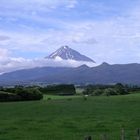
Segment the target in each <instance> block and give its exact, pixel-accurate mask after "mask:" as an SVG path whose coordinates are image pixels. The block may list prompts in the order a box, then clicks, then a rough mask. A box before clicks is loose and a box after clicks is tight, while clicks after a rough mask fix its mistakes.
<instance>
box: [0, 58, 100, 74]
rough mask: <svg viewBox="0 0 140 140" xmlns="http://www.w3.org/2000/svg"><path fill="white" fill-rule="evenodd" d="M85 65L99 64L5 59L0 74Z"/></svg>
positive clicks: (1, 60) (0, 62)
mask: <svg viewBox="0 0 140 140" xmlns="http://www.w3.org/2000/svg"><path fill="white" fill-rule="evenodd" d="M83 64H86V65H88V66H96V65H98V64H94V63H90V62H82V61H81V62H79V61H74V60H51V59H25V58H9V57H7V58H5V59H0V73H1V74H2V73H5V72H11V71H15V70H21V69H28V68H35V67H78V66H81V65H83Z"/></svg>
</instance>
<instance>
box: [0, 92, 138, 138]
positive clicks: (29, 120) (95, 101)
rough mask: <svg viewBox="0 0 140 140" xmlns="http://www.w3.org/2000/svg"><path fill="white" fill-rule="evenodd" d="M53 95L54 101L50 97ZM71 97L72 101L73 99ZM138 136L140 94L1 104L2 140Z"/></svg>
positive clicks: (0, 125)
mask: <svg viewBox="0 0 140 140" xmlns="http://www.w3.org/2000/svg"><path fill="white" fill-rule="evenodd" d="M48 97H49V98H51V100H47V99H48ZM70 98H71V100H70ZM122 127H123V128H124V129H125V130H126V131H125V135H126V139H127V140H133V139H135V138H136V136H135V134H136V132H135V130H136V128H139V127H140V93H136V94H130V95H124V96H113V97H104V96H102V97H88V98H87V100H84V98H83V97H82V96H72V97H60V96H59V97H58V96H47V97H46V96H45V97H44V100H42V101H29V102H9V103H0V140H84V136H86V135H92V136H93V137H94V139H95V140H100V137H101V134H104V133H106V134H108V135H109V138H110V139H111V140H119V139H120V129H121V128H122Z"/></svg>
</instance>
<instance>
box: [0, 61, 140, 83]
mask: <svg viewBox="0 0 140 140" xmlns="http://www.w3.org/2000/svg"><path fill="white" fill-rule="evenodd" d="M21 82H27V83H29V82H45V83H47V84H52V83H73V84H90V83H91V84H113V83H118V82H121V83H127V84H140V64H135V63H134V64H115V65H109V64H107V63H103V64H101V65H99V66H96V67H92V68H91V67H88V66H86V65H82V66H80V67H77V68H65V67H42V68H33V69H25V70H18V71H14V72H10V73H5V74H3V75H1V76H0V83H1V84H4V83H10V84H11V83H12V84H13V83H21Z"/></svg>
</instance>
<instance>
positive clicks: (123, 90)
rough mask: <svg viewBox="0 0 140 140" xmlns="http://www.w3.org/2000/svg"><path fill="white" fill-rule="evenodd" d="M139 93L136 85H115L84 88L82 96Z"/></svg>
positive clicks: (139, 88) (139, 87)
mask: <svg viewBox="0 0 140 140" xmlns="http://www.w3.org/2000/svg"><path fill="white" fill-rule="evenodd" d="M137 91H140V86H137V85H123V84H121V83H117V84H115V85H88V86H86V87H85V88H84V91H83V94H86V95H92V96H100V95H106V96H111V95H126V94H130V93H131V92H137Z"/></svg>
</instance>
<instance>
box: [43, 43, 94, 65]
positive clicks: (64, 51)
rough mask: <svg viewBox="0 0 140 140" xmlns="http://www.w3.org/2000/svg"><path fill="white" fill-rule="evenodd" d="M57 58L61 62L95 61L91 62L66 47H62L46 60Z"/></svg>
mask: <svg viewBox="0 0 140 140" xmlns="http://www.w3.org/2000/svg"><path fill="white" fill-rule="evenodd" d="M58 57H59V58H61V59H62V60H75V61H86V62H93V63H95V61H93V60H92V59H90V58H88V57H87V56H84V55H82V54H80V53H79V52H77V51H75V50H73V49H71V48H69V47H68V46H62V47H61V48H59V49H58V50H56V51H55V52H53V53H52V54H50V55H49V56H48V57H46V58H47V59H57V58H58Z"/></svg>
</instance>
